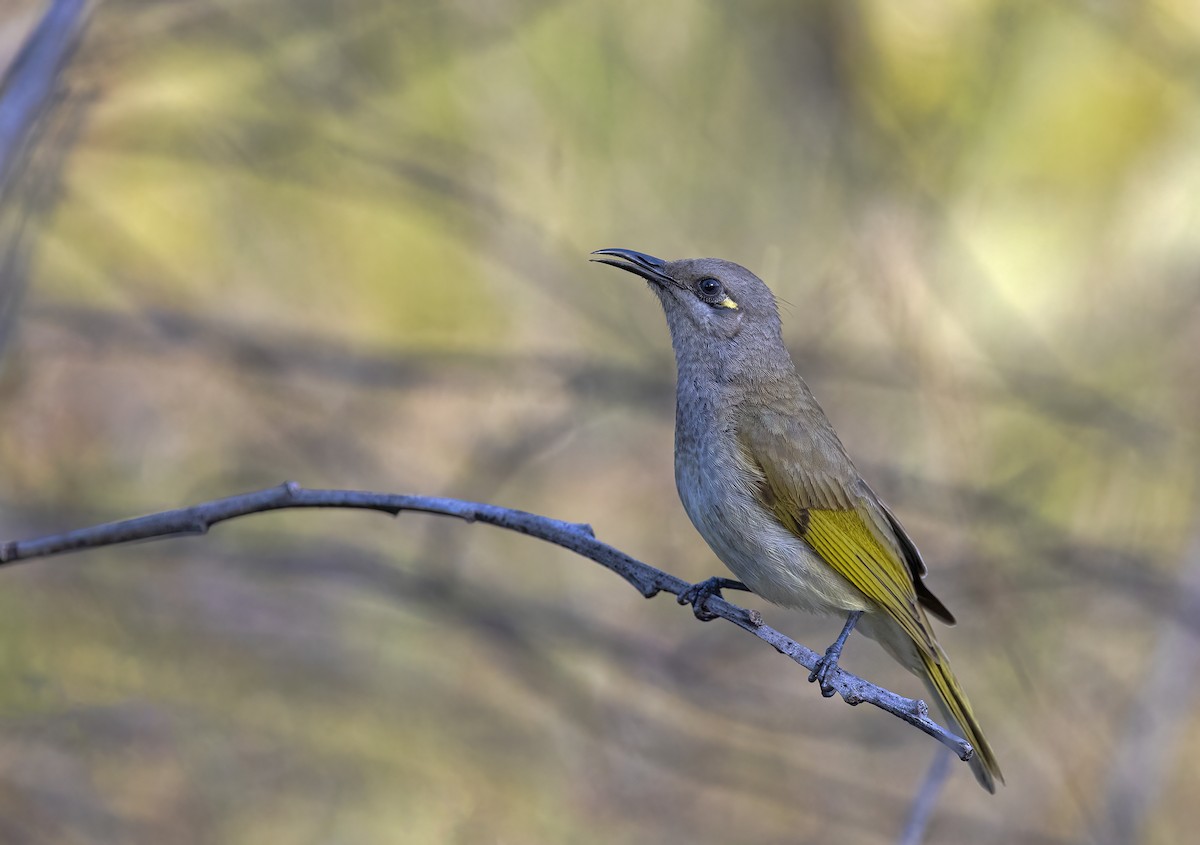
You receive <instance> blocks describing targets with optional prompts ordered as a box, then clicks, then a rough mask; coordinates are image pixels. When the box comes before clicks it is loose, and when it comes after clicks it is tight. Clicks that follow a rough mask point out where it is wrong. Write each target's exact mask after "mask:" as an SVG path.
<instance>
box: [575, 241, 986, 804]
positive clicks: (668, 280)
mask: <svg viewBox="0 0 1200 845" xmlns="http://www.w3.org/2000/svg"><path fill="white" fill-rule="evenodd" d="M592 255H594V256H600V257H597V258H592V259H591V260H592V261H596V262H599V263H601V264H607V265H609V266H612V267H616V268H618V269H621V270H625V271H627V272H629V273H632V274H634V275H636V276H640V277H642V278H643V279H645V280H646V282H647V283H648V285H649V287H650V290H651V291H653V292H654V294H655V295H656V296H657V297H658V300H659V302H660V303H661V304H662V307H663V311H664V313H665V314H666V319H667V326H668V328H669V329H670V334H671V344H672V346H673V347H674V351H675V363H676V371H677V379H676V410H675V484H676V487H677V488H678V491H679V497H680V499H681V501H682V502H683V507H684V510H685V511H686V512H687V515H688V517H689V518H690V519H691V521H692V524H693V525H694V526H695V527H696V530H697V531H698V532H699V533H700V535H701V536H702V537H703V538H704V540H705V541H706V542H707V543H708V545H709V547H711V548H712V550H713V552H714V553H715V554H716V555H717V557H718V558H720V560H721V561H722V562H723V563H724V564H725V565H726V566H727V567H728V568H729V569H730V570H731V571H732V572H733V574H734V575H736V576H737V578H738V579H740V580H733V579H729V578H710V579H708V580H707V581H704V582H701V583H699V584H696V585H694V586H693V587H692V589H691V590H688V591H687V592H686V593H685V594H684V595H683V596H681V597H680V603H685V602H687V601H690V602H691V603H692V607H693V609H694V610H695V612H696V615H697V616H698V617H700V618H701V619H708V618H713V617H712V615H711V614H709V613H708V612H707V611H705V610H704V603H705V602H706V601H707V600H708V597H709V596H711V595H714V594H716V595H719V594H720V591H721V589H723V588H724V589H730V588H736V589H743V590H748V591H750V592H753V593H755V594H757V595H759V596H761V597H762V598H763V599H766V600H767V601H769V602H771V603H773V604H777V605H780V606H782V607H785V608H789V609H794V610H800V611H806V612H810V613H823V614H838V615H840V614H845V615H846V623H845V625H844V626H843V629H842V632H841V634H840V635H839V636H838V638H837V640H836V641H835V642H834V643H833V644H832V645H831V646H830V647H829V648H828V649H827V650H826V652H825V654H824V655H823V656H822V657H821V658H820V660H819V661H818V664H817V667H816V668H815V669H814V671H813V672H812V674H811V675H810V676H809V680H810V681H819V682H820V686H821V691H822V694H823V695H826V696H832V695H833V694H834V689H833V688H832V686H831V685H830V681H831V679H832V678H833V676H834V674H835V673H836V671H837V668H838V659H839V657H840V655H841V651H842V647H843V646H844V644H845V642H846V638H847V637H848V636H849V635H850V633H851V632H852V631H853V630H854V629H855V628H857V630H858V631H860V632H861V633H863V634H865V635H866V636H868V637H870V638H872V639H874V640H876V641H877V642H878V643H879V644H880V645H881V646H882V647H883V648H884V650H885V651H886V652H887V653H888V654H889V655H891V657H892V658H894V659H895V660H896V661H897V662H899V663H900V664H901V665H902V666H904V667H905V668H906V669H908V670H909V671H911V672H912V673H914V674H915V675H917V676H919V677H920V678H921V679H922V680H923V681H924V682H925V685H926V688H927V689H928V691H929V694H930V696H931V698H933V699H934V701H935V702H936V703H937V704H938V705H939V706H940V709H941V711H942V714H943V715H944V716H945V718H946V719H947V720H948V721H949V722H951V723H953V725H955V726H956V727H957V728H958V729H959V731H960V732H961V733H962V734H963V736H964V737H965V738H966V739H967V741H968V742H970V743H971V745H972V747H973V748H974V754H973V755H972V757H971V758H970V760H969V761H968V762H969V765H970V766H971V769H972V772H973V773H974V775H975V778H976V780H977V781H979V783H980V785H981V786H983V788H984V789H986V790H987V791H988V792H992V793H994V792H995V791H996V782H997V781H999V782H1000V783H1003V782H1004V776H1003V774H1002V773H1001V771H1000V765H999V763H998V761H997V760H996V755H995V753H994V752H993V750H992V747H991V745H990V744H989V743H988V741H987V738H986V737H985V736H984V733H983V729H982V728H981V727H980V725H979V721H978V719H977V718H976V717H975V714H974V712H973V710H972V709H971V704H970V702H969V701H968V699H967V696H966V693H965V692H964V691H963V689H962V686H961V685H960V684H959V682H958V679H957V678H956V677H955V675H954V672H953V671H952V670H951V668H950V662H949V660H948V658H947V657H946V653H945V652H944V651H943V650H942V647H941V646H940V645H939V644H938V641H937V638H936V636H935V634H934V631H933V628H932V625H931V623H930V619H929V617H930V616H933V617H935V618H937V619H939V620H941V621H942V622H945V623H947V624H954V622H955V619H954V616H953V614H951V612H950V611H949V610H948V609H947V608H946V606H945V605H944V604H943V603H942V602H941V601H940V600H939V599H938V598H937V597H936V596H934V594H933V593H932V592H931V591H930V589H929V587H927V586H926V585H925V582H924V578H925V575H926V572H927V570H926V566H925V562H924V560H923V559H922V557H921V553H920V552H919V551H918V550H917V547H916V545H915V544H914V543H913V541H912V539H911V538H910V537H909V535H908V533H907V532H906V531H905V530H904V528H903V526H902V525H901V524H900V521H899V520H898V519H897V518H896V515H895V514H894V513H893V512H892V510H891V509H890V508H888V506H887V505H886V504H884V502H883V501H882V500H881V499H880V498H879V496H877V495H876V494H875V492H874V491H873V490H872V489H871V488H870V487H869V486H868V485H867V482H866V481H865V480H863V477H862V476H861V475H860V474H859V472H858V470H857V469H856V468H855V466H854V463H853V461H852V460H851V459H850V456H849V455H848V454H847V452H846V449H845V447H844V446H843V445H842V442H841V440H840V439H838V436H837V434H836V432H835V431H834V429H833V425H832V424H831V423H830V421H829V419H828V417H826V415H825V412H824V411H823V410H822V409H821V406H820V405H819V404H817V400H816V399H815V398H814V396H813V394H812V391H811V390H809V388H808V385H807V384H806V383H805V382H804V379H802V378H801V377H800V375H799V374H798V373H797V371H796V367H795V363H794V362H793V360H792V357H791V355H790V354H789V353H788V350H787V347H786V346H785V345H784V342H783V334H782V322H781V320H780V317H779V308H778V305H777V304H776V300H775V296H774V294H772V292H771V289H770V288H769V287H767V285H766V284H765V283H764V282H763V281H762V280H761V279H759V278H758V277H757V276H756V275H754V273H752V272H750V271H749V270H747V269H746V268H745V267H742V266H741V265H739V264H735V263H733V262H730V261H725V260H722V259H718V258H690V259H681V260H677V261H666V260H663V259H661V258H655V257H654V256H652V255H647V254H645V253H642V252H637V251H635V250H631V249H600V250H596V251H595V252H593V253H592Z"/></svg>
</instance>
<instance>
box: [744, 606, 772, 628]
mask: <svg viewBox="0 0 1200 845" xmlns="http://www.w3.org/2000/svg"><path fill="white" fill-rule="evenodd" d="M746 621H747V622H749V623H750V624H751V625H753V626H754V627H755V628H761V627H762V626H763V625H765V624H767V621H766V620H765V619H763V615H762V614H761V613H759V612H758V611H757V610H755V609H754V608H750V609H749V610H748V611H746Z"/></svg>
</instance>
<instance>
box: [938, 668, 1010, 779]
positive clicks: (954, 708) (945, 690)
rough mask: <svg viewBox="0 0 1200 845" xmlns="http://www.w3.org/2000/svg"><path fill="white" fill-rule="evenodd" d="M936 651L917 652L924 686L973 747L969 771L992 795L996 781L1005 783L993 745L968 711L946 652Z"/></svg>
mask: <svg viewBox="0 0 1200 845" xmlns="http://www.w3.org/2000/svg"><path fill="white" fill-rule="evenodd" d="M935 648H936V652H937V653H936V654H929V653H927V652H925V650H924V649H919V651H920V653H921V660H922V661H923V662H924V664H925V685H926V687H927V688H928V689H929V692H930V695H931V697H932V698H933V699H934V700H935V702H936V703H937V705H938V707H939V708H940V709H941V711H942V715H943V716H945V717H946V719H947V721H949V722H952V723H953V725H952V726H951V727H954V726H957V727H958V729H959V730H960V731H962V734H963V737H964V738H965V739H966V740H967V741H968V742H969V743H971V745H972V746H973V747H974V748H975V756H973V757H972V758H971V760H970V762H969V765H970V766H971V771H973V772H974V773H975V779H976V780H977V781H979V785H980V786H982V787H983V788H984V789H986V790H987V791H988V792H993V793H994V792H995V791H996V781H1000V782H1001V783H1004V775H1003V774H1002V773H1001V771H1000V764H999V763H998V762H997V761H996V755H995V753H994V752H993V751H992V746H991V745H989V744H988V741H987V738H986V737H985V736H984V735H983V729H982V728H981V727H980V726H979V722H978V721H977V720H976V719H975V714H974V713H973V712H972V711H971V702H970V701H968V700H967V695H966V693H964V692H963V690H962V687H960V686H959V685H958V679H957V678H955V677H954V672H953V671H952V670H951V669H950V661H949V660H947V659H946V653H945V652H944V651H942V650H941V648H939V647H936V646H935Z"/></svg>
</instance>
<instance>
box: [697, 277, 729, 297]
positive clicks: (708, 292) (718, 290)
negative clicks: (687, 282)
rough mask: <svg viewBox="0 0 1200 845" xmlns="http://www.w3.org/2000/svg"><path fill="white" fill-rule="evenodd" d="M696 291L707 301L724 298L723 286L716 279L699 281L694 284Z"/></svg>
mask: <svg viewBox="0 0 1200 845" xmlns="http://www.w3.org/2000/svg"><path fill="white" fill-rule="evenodd" d="M696 290H697V291H699V293H700V295H701V296H703V297H704V298H705V299H708V300H715V299H721V298H723V297H724V296H725V288H724V286H723V285H722V284H721V283H720V282H718V281H717V280H716V279H712V278H709V279H701V280H700V281H699V282H697V283H696Z"/></svg>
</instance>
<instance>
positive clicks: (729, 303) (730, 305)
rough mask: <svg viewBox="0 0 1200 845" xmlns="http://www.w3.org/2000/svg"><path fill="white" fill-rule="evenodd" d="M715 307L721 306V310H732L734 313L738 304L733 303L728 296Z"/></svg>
mask: <svg viewBox="0 0 1200 845" xmlns="http://www.w3.org/2000/svg"><path fill="white" fill-rule="evenodd" d="M717 305H719V306H721V307H722V308H732V309H733V310H734V311H736V310H737V307H738V304H737V303H736V302H734V301H733V300H732V299H730V298H729V297H728V296H727V297H725V298H724V299H723V300H721V301H720V302H718V303H717Z"/></svg>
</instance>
